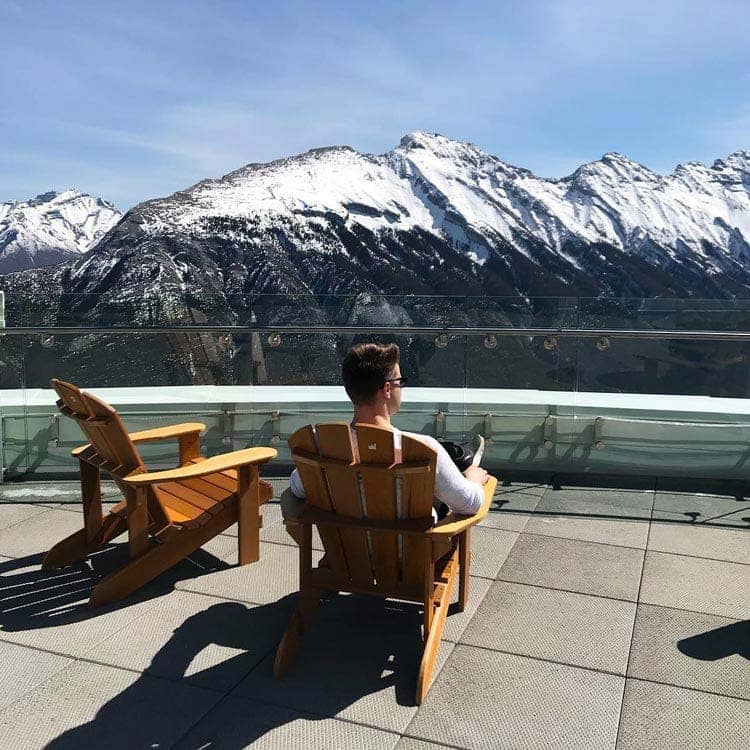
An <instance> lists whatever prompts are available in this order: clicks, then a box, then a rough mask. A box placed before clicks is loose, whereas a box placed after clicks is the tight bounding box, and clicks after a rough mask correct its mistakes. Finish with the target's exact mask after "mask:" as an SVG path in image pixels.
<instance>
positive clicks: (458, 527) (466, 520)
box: [427, 476, 497, 536]
mask: <svg viewBox="0 0 750 750" xmlns="http://www.w3.org/2000/svg"><path fill="white" fill-rule="evenodd" d="M496 487H497V479H496V478H495V477H493V476H491V477H489V478H488V479H487V482H486V484H484V485H483V486H482V490H484V501H483V502H482V507H481V508H480V509H479V510H478V511H477V512H476V513H475V514H474V515H473V516H462V515H459V514H458V513H449V514H448V515H447V516H446V517H445V518H444V519H443V520H442V521H440V522H439V523H437V524H435V526H433V527H432V528H431V529H430V530H429V531H428V532H427V533H428V534H432V535H433V536H455V535H456V534H460V533H461V532H462V531H466V529H468V528H471V527H472V526H474V525H476V524H478V523H479V522H480V521H481V520H482V519H483V518H485V517H486V516H487V513H489V510H490V505H492V498H493V497H494V495H495V488H496Z"/></svg>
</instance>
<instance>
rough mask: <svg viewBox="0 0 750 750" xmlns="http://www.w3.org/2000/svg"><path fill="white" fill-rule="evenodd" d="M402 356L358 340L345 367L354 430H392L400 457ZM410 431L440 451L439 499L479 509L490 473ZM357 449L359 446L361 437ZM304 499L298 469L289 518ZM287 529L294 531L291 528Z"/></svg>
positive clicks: (288, 495) (461, 509) (286, 498)
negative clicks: (464, 465) (462, 463)
mask: <svg viewBox="0 0 750 750" xmlns="http://www.w3.org/2000/svg"><path fill="white" fill-rule="evenodd" d="M399 354H400V352H399V348H398V346H397V345H396V344H358V345H356V346H354V347H352V348H351V349H350V350H349V353H348V354H347V355H346V357H345V358H344V361H343V363H342V365H341V375H342V379H343V381H344V388H345V389H346V393H347V395H348V396H349V398H350V399H351V400H352V403H353V404H354V419H353V420H352V427H351V429H352V430H354V425H355V424H357V423H360V424H371V425H375V426H376V427H384V428H386V429H389V430H392V431H393V439H394V448H395V450H396V453H397V456H398V455H399V454H400V451H401V434H402V433H401V432H400V431H399V430H397V429H396V428H394V427H393V426H392V425H391V417H392V416H393V415H394V414H396V413H397V412H398V410H399V409H400V408H401V395H402V389H403V387H404V385H405V384H406V378H404V377H402V376H401V368H400V366H399ZM404 434H407V435H409V437H413V438H415V439H417V440H420V441H422V442H423V443H425V444H426V445H428V446H429V447H430V448H432V449H433V450H434V451H435V452H436V453H437V466H436V470H435V498H436V500H437V501H439V502H442V503H445V505H447V506H448V509H449V510H452V511H454V512H455V513H462V514H467V515H468V514H473V513H476V512H477V511H478V510H479V509H480V508H481V506H482V502H483V500H484V491H483V490H482V485H483V484H485V483H486V482H487V478H488V475H487V472H486V471H485V470H484V469H481V468H479V467H478V466H470V467H469V468H468V469H466V470H465V471H464V472H463V473H461V471H459V469H458V467H457V466H456V465H455V464H454V463H453V460H452V459H451V457H450V456H449V455H448V452H447V451H446V450H445V448H443V446H442V445H440V443H439V442H438V441H437V440H435V438H433V437H429V436H427V435H417V434H414V433H411V432H408V433H404ZM354 448H355V450H356V441H354ZM356 458H357V456H355V459H356ZM304 497H305V488H304V487H303V486H302V481H301V480H300V477H299V474H298V472H297V470H296V469H295V470H294V472H293V473H292V476H291V479H290V491H287V492H285V493H284V495H282V497H281V510H282V513H283V515H284V517H287V518H288V517H290V516H293V515H295V514H296V513H297V512H299V510H300V509H301V508H302V506H303V505H304V503H303V502H302V499H303V498H304ZM287 529H288V530H289V531H290V533H292V531H291V527H287ZM295 531H296V529H295Z"/></svg>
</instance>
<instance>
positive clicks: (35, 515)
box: [0, 503, 54, 533]
mask: <svg viewBox="0 0 750 750" xmlns="http://www.w3.org/2000/svg"><path fill="white" fill-rule="evenodd" d="M9 504H10V503H9ZM44 508H45V509H44V510H42V511H40V512H39V513H34V515H32V516H29V517H28V518H24V519H23V520H22V521H17V522H16V523H12V524H11V525H10V526H4V527H3V528H2V529H0V532H2V533H4V532H6V531H10V530H11V529H15V528H16V526H20V525H21V524H22V523H26V521H31V520H32V519H33V518H39V517H40V516H45V515H47V513H49V512H50V511H51V510H54V508H48V507H47V506H46V505H45V506H44Z"/></svg>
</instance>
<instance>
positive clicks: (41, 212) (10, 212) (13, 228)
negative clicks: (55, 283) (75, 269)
mask: <svg viewBox="0 0 750 750" xmlns="http://www.w3.org/2000/svg"><path fill="white" fill-rule="evenodd" d="M121 218H122V213H121V212H120V211H118V210H117V209H116V208H115V207H114V206H113V205H112V204H110V203H107V201H105V200H102V199H101V198H95V197H93V196H91V195H87V194H86V193H81V192H79V191H77V190H65V191H64V192H62V193H56V192H49V193H43V194H42V195H38V196H37V197H36V198H32V199H31V200H28V201H11V202H9V203H0V273H11V272H13V271H22V270H24V269H27V268H34V267H38V266H49V265H54V264H56V263H61V262H62V261H65V260H69V259H73V258H76V257H77V256H79V255H81V254H82V253H85V252H86V251H87V250H89V249H90V248H91V247H93V245H95V244H96V243H97V242H98V241H99V240H100V239H101V238H102V237H103V236H104V235H105V234H106V233H107V232H108V231H109V230H110V229H111V228H112V227H113V226H114V225H115V224H116V223H117V222H118V221H119V220H120V219H121Z"/></svg>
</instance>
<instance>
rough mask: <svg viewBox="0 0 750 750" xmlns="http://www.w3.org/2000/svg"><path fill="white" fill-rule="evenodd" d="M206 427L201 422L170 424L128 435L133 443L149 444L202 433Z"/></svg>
mask: <svg viewBox="0 0 750 750" xmlns="http://www.w3.org/2000/svg"><path fill="white" fill-rule="evenodd" d="M205 429H206V425H204V424H203V423H202V422H185V423H184V424H170V425H167V426H166V427H155V428H154V429H153V430H140V431H139V432H131V433H129V437H130V439H131V440H132V441H133V442H134V443H150V442H153V441H154V440H169V439H170V438H177V437H180V435H188V434H190V433H191V432H203V430H205Z"/></svg>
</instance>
